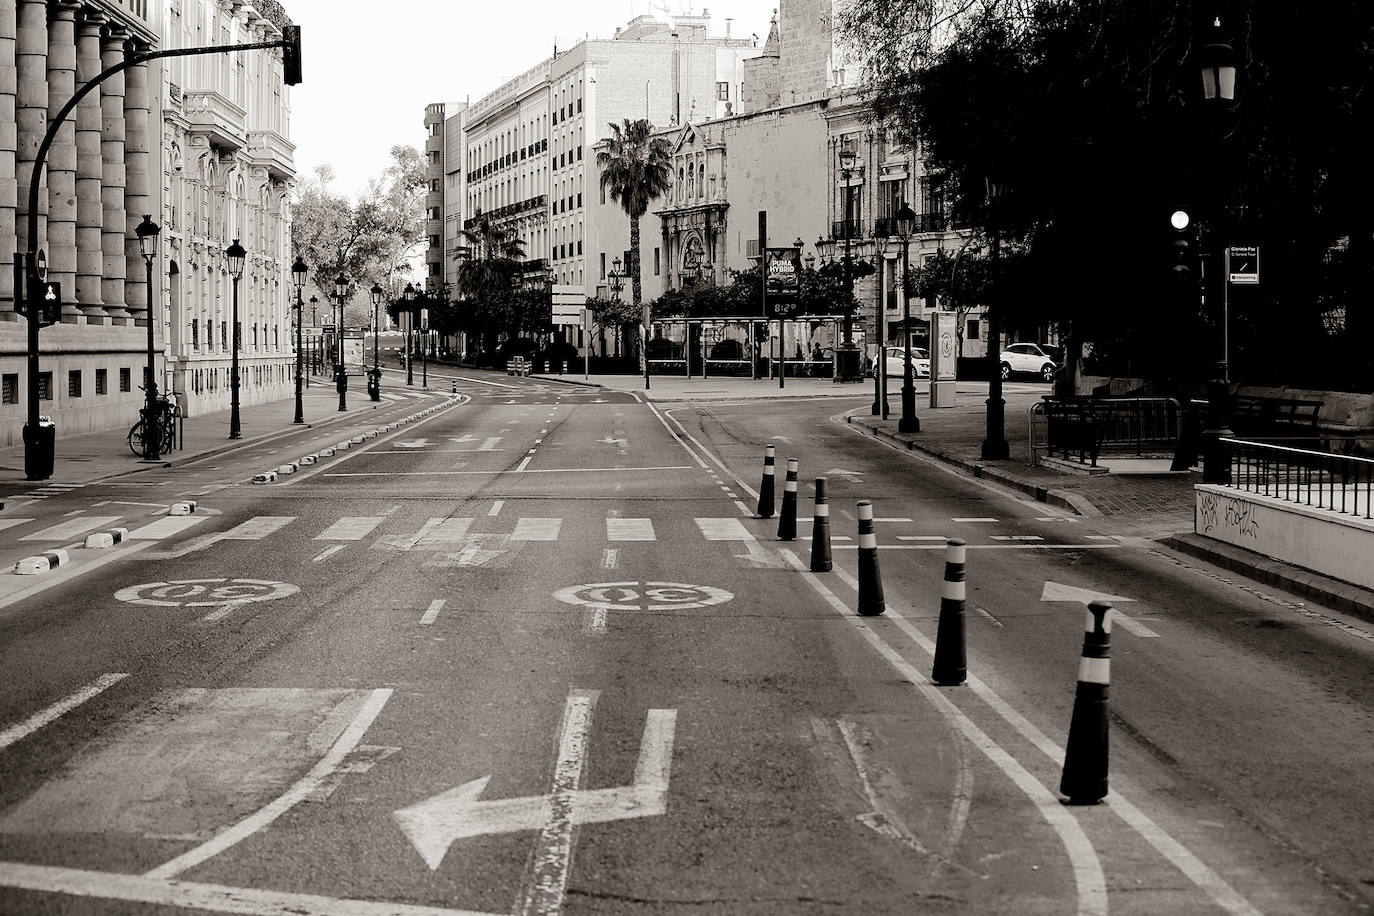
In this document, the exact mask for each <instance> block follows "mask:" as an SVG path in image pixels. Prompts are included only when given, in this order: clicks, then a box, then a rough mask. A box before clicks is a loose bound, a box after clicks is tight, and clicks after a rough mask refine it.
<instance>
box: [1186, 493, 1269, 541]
mask: <svg viewBox="0 0 1374 916" xmlns="http://www.w3.org/2000/svg"><path fill="white" fill-rule="evenodd" d="M1255 509H1256V506H1255V505H1254V503H1250V502H1246V501H1245V500H1242V499H1236V498H1235V497H1232V496H1222V495H1220V494H1218V493H1199V494H1198V507H1197V511H1198V523H1199V526H1198V527H1199V529H1200V533H1201V534H1210V533H1212V532H1213V531H1217V532H1218V534H1220V530H1221V529H1224V530H1226V531H1230V532H1234V533H1235V534H1237V535H1239V536H1240V537H1243V538H1253V539H1258V538H1259V530H1260V525H1259V519H1257V518H1256V517H1255Z"/></svg>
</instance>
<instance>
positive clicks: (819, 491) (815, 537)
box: [811, 477, 835, 572]
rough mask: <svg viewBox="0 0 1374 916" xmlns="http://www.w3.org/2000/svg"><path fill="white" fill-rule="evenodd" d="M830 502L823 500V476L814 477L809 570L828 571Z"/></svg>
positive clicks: (831, 564) (831, 566)
mask: <svg viewBox="0 0 1374 916" xmlns="http://www.w3.org/2000/svg"><path fill="white" fill-rule="evenodd" d="M834 568H835V564H834V563H833V562H832V561H831V559H830V504H829V503H828V502H826V500H825V478H824V477H817V478H816V507H815V510H814V511H813V513H812V516H811V571H812V572H830V570H832V569H834Z"/></svg>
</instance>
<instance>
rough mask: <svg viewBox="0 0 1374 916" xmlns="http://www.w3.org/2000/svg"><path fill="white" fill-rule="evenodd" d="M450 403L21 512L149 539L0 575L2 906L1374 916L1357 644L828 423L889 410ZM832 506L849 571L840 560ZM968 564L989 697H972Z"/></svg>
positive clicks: (593, 392)
mask: <svg viewBox="0 0 1374 916" xmlns="http://www.w3.org/2000/svg"><path fill="white" fill-rule="evenodd" d="M459 393H460V395H459V397H457V398H455V399H454V403H453V404H452V406H449V407H447V408H446V409H443V410H439V411H436V412H433V413H430V414H427V415H425V416H423V417H415V418H412V422H408V423H406V424H405V425H403V426H400V427H399V428H396V429H390V430H387V429H385V426H386V425H388V424H389V423H390V422H391V421H392V420H394V419H396V418H398V417H394V416H392V415H391V414H387V413H385V412H383V413H380V414H375V415H370V416H363V415H360V417H359V419H358V421H357V426H356V428H349V429H347V430H340V429H337V428H336V429H334V430H332V431H331V432H330V433H329V434H328V435H327V436H326V435H324V434H321V433H319V432H317V431H310V430H302V431H299V432H296V433H293V434H290V435H288V436H286V437H283V438H282V439H281V440H278V441H274V442H272V443H268V444H265V445H263V444H258V445H253V446H252V447H247V448H244V449H242V450H239V451H237V452H235V453H230V454H226V455H221V456H217V457H216V458H214V459H209V460H207V461H205V462H201V463H199V464H196V465H190V466H185V467H179V468H173V469H167V470H159V471H153V472H147V473H145V474H140V475H138V476H137V478H134V479H126V480H122V481H111V482H108V483H104V484H97V485H91V486H89V487H86V488H82V489H81V490H78V491H73V492H71V493H68V494H65V495H61V496H54V497H50V498H48V499H46V500H42V501H37V502H32V503H30V504H28V505H18V506H10V507H7V509H6V512H5V514H4V515H3V516H0V525H4V528H3V530H0V562H5V563H6V564H8V565H10V566H12V565H13V563H14V561H15V560H16V559H17V558H20V557H23V556H25V555H27V554H30V553H33V552H35V551H36V550H46V549H51V548H53V547H57V546H62V545H63V544H77V543H80V539H81V537H83V536H84V534H85V533H86V532H87V531H91V530H106V529H109V528H112V527H126V528H127V529H128V530H129V538H128V539H127V540H126V541H125V542H124V543H122V544H120V545H118V546H115V547H113V548H106V549H86V548H83V547H74V548H73V549H71V550H70V555H71V562H70V563H68V564H65V565H63V566H60V567H59V568H58V569H55V570H53V571H51V572H49V573H46V574H43V575H41V576H34V577H23V576H16V575H13V574H3V575H0V665H3V668H4V671H5V672H6V677H5V678H4V681H3V685H2V686H0V774H2V775H3V780H0V911H2V912H7V913H8V912H15V913H102V914H103V913H147V912H159V913H160V912H167V913H172V912H195V911H206V910H209V911H223V912H246V913H274V914H275V913H287V912H290V913H321V914H323V913H358V914H363V913H368V914H371V913H412V912H413V913H419V912H432V911H435V910H437V911H442V912H474V913H510V912H515V913H542V914H553V913H702V912H720V913H778V914H792V913H821V912H843V913H858V912H866V913H869V912H871V913H913V912H916V913H967V912H986V913H993V912H1007V913H1012V912H1014V913H1031V914H1038V913H1046V914H1048V913H1082V914H1097V913H1102V914H1105V913H1108V912H1110V913H1119V914H1147V913H1148V914H1192V913H1207V912H1229V913H1272V914H1279V913H1292V914H1299V913H1302V914H1306V913H1346V912H1350V913H1356V912H1363V911H1366V910H1367V908H1368V906H1369V904H1370V903H1371V901H1374V866H1371V864H1370V861H1371V857H1370V855H1369V850H1370V849H1371V842H1370V837H1371V833H1374V828H1371V827H1370V826H1369V825H1370V823H1371V822H1374V818H1372V817H1371V815H1374V800H1371V799H1374V794H1372V793H1371V792H1370V789H1371V788H1372V787H1374V786H1372V785H1371V783H1374V779H1372V778H1371V776H1370V774H1371V773H1374V743H1372V742H1371V741H1370V740H1369V738H1370V733H1371V716H1370V711H1371V708H1374V687H1371V682H1370V678H1369V676H1368V675H1369V671H1370V667H1371V661H1374V633H1371V632H1370V628H1369V627H1368V626H1367V625H1363V624H1360V623H1358V622H1357V621H1353V620H1350V619H1348V618H1344V617H1341V616H1340V615H1338V614H1333V613H1331V612H1329V611H1325V610H1323V609H1320V608H1312V607H1309V606H1300V605H1298V603H1297V602H1295V601H1293V600H1292V599H1291V598H1289V597H1287V596H1284V595H1282V594H1281V593H1276V592H1271V591H1268V590H1266V589H1263V588H1258V587H1256V586H1254V585H1251V584H1245V585H1241V584H1239V583H1237V582H1234V581H1232V580H1230V579H1228V578H1226V577H1224V576H1221V575H1218V574H1217V573H1216V572H1214V571H1211V570H1209V569H1207V568H1204V567H1202V566H1200V565H1198V564H1197V563H1196V562H1195V561H1189V560H1185V559H1184V558H1182V557H1180V556H1178V555H1175V554H1172V553H1170V552H1168V551H1166V550H1163V549H1161V548H1159V547H1158V546H1157V545H1156V544H1154V543H1153V542H1151V541H1146V540H1142V539H1137V538H1132V537H1129V536H1126V535H1122V534H1120V533H1119V532H1117V531H1114V530H1112V529H1111V528H1110V527H1108V523H1106V522H1104V521H1095V522H1092V523H1088V522H1085V521H1082V520H1079V519H1077V518H1075V517H1073V516H1071V515H1068V514H1065V513H1060V512H1057V511H1055V510H1053V509H1049V508H1047V507H1046V506H1044V505H1042V504H1038V503H1033V502H1028V501H1025V500H1023V499H1020V498H1017V497H1015V496H1012V495H1009V494H1006V493H1002V492H999V491H997V490H995V489H992V488H990V487H989V486H987V485H985V484H984V483H982V482H979V481H974V480H969V479H966V478H962V477H959V476H956V475H954V474H953V473H951V472H949V471H948V470H947V469H944V468H941V467H937V466H936V465H934V464H931V463H928V462H925V461H922V460H921V459H920V458H918V457H916V456H914V455H912V454H910V453H899V452H897V451H894V450H892V449H889V448H887V447H886V446H884V445H882V444H881V443H878V442H876V441H874V440H872V439H868V438H866V437H863V436H859V435H856V434H854V433H852V432H851V431H849V430H847V429H846V428H845V425H844V424H843V423H842V422H834V420H833V419H832V418H833V417H834V416H835V415H838V414H842V413H843V412H844V411H845V410H848V409H852V408H856V409H861V410H866V409H867V401H866V400H865V398H864V397H863V395H862V394H861V395H860V396H857V397H855V398H854V399H853V401H852V403H851V402H850V401H849V400H848V399H834V400H829V399H828V400H817V399H811V400H805V399H799V400H790V401H789V400H779V401H769V402H766V403H762V402H750V403H743V402H742V403H726V402H721V403H713V404H711V405H709V406H706V405H680V406H671V405H670V406H664V405H651V404H645V403H641V402H640V401H639V400H638V399H637V398H636V397H634V396H633V395H631V394H623V393H608V392H605V391H600V390H597V389H581V388H572V387H567V386H561V385H557V384H551V383H541V382H539V381H537V380H529V379H512V378H508V377H503V376H495V377H492V378H488V379H487V380H485V381H468V380H463V381H460V382H459ZM378 428H381V429H382V430H383V431H382V432H381V433H380V434H378V435H371V433H372V432H374V431H375V430H377V429H378ZM341 439H348V440H350V445H351V447H350V448H349V449H348V450H346V451H341V452H339V453H337V454H335V455H333V456H330V457H327V458H324V459H322V460H320V461H319V462H318V463H316V464H314V465H311V466H308V467H303V468H301V469H300V470H299V471H297V472H296V473H293V474H290V475H284V476H282V477H280V478H278V479H277V480H275V481H272V482H268V483H252V482H251V479H252V477H253V476H254V475H255V474H257V473H258V472H260V471H262V470H264V469H265V468H267V467H272V466H276V465H277V464H279V463H281V462H283V461H287V460H290V458H291V457H292V456H295V455H301V454H305V453H313V452H318V451H319V450H320V449H322V448H325V447H327V446H328V445H329V444H330V443H332V442H338V441H339V440H341ZM355 439H359V440H360V441H356V442H352V441H351V440H355ZM769 443H772V444H774V445H775V446H776V449H777V456H778V476H777V484H778V489H779V491H781V489H782V485H783V472H784V470H785V466H786V459H787V458H789V457H793V458H796V459H798V461H799V464H800V467H801V475H800V476H801V485H800V487H799V490H800V499H799V506H800V511H799V515H800V516H801V517H800V518H799V519H798V525H797V527H798V532H799V534H800V535H801V537H799V538H798V539H797V540H794V541H779V540H778V539H777V532H778V520H777V519H776V518H774V519H759V518H755V517H754V515H755V511H756V508H757V490H758V486H759V482H760V479H761V471H762V456H763V450H764V446H765V445H766V444H769ZM816 476H825V477H826V478H827V481H828V484H829V496H830V505H831V508H832V515H831V523H832V527H831V533H832V548H833V554H834V562H835V567H836V568H835V570H834V571H833V572H827V573H817V574H813V573H810V572H809V571H807V565H808V560H809V554H810V550H811V547H812V544H811V541H810V540H809V534H810V532H811V507H812V501H811V494H812V486H811V482H812V480H813V479H814V478H815V477H816ZM779 496H780V494H779ZM861 499H868V500H871V501H872V502H873V505H874V508H875V513H876V515H877V517H878V521H877V524H876V527H877V529H878V540H879V544H880V550H879V557H880V565H881V574H882V581H883V585H884V591H885V594H886V599H887V605H888V610H887V612H886V613H885V614H884V615H882V616H881V617H877V618H874V617H862V618H861V617H859V616H857V615H856V614H855V613H854V609H855V606H856V587H857V584H856V576H857V574H858V552H857V546H856V540H857V539H856V528H857V526H856V521H855V507H856V503H857V501H858V500H861ZM183 500H195V501H196V503H197V505H196V508H195V511H194V512H192V513H191V514H190V515H187V516H174V515H170V514H169V512H168V509H169V507H170V506H171V505H173V504H174V503H176V502H178V501H183ZM780 502H781V499H780V498H779V503H780ZM16 519H20V520H21V521H16ZM951 537H957V538H962V539H964V540H966V541H967V543H968V602H967V612H966V634H967V643H968V660H969V672H970V680H969V682H968V683H967V684H965V685H964V686H960V687H941V688H937V687H934V686H932V685H931V684H930V683H929V674H930V668H931V654H930V653H931V649H932V645H933V640H934V637H935V632H936V619H937V616H938V611H939V600H940V594H941V588H942V579H943V570H944V552H945V549H946V547H945V541H946V539H947V538H951ZM1090 595H1099V596H1102V595H1106V596H1111V598H1110V600H1111V601H1112V603H1113V604H1114V606H1115V608H1116V612H1117V613H1118V615H1119V616H1118V618H1117V623H1116V625H1115V627H1114V628H1113V631H1112V660H1111V675H1112V687H1111V695H1110V704H1111V706H1110V709H1111V741H1112V746H1111V792H1110V794H1109V795H1108V796H1107V799H1106V800H1105V801H1104V802H1103V803H1102V804H1100V805H1096V806H1068V805H1065V804H1063V803H1062V801H1061V800H1060V799H1059V797H1058V796H1057V788H1058V785H1059V777H1060V771H1061V767H1062V761H1063V746H1064V741H1065V735H1066V733H1067V730H1068V724H1069V720H1070V714H1071V710H1072V705H1073V699H1074V683H1075V680H1076V675H1077V671H1078V663H1079V655H1080V649H1081V645H1082V640H1083V631H1084V615H1085V612H1084V603H1083V602H1084V600H1086V599H1087V598H1088V597H1089V596H1090ZM426 908H430V909H426Z"/></svg>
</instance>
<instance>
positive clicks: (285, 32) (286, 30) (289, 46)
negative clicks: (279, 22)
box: [281, 25, 301, 86]
mask: <svg viewBox="0 0 1374 916" xmlns="http://www.w3.org/2000/svg"><path fill="white" fill-rule="evenodd" d="M281 37H282V39H283V40H284V41H285V42H286V44H284V45H282V49H281V74H282V82H283V83H285V84H286V85H288V86H295V85H296V84H298V83H299V82H300V81H301V27H300V26H298V25H285V26H282V30H281Z"/></svg>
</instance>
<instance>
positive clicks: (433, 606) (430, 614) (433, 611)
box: [420, 598, 444, 627]
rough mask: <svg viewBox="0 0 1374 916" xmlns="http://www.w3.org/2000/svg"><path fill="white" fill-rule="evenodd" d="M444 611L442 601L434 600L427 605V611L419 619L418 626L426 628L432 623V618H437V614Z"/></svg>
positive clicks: (440, 599) (441, 599)
mask: <svg viewBox="0 0 1374 916" xmlns="http://www.w3.org/2000/svg"><path fill="white" fill-rule="evenodd" d="M443 609H444V599H443V598H436V599H434V600H433V601H431V602H430V603H429V609H428V610H426V611H425V615H424V616H423V617H421V618H420V626H422V627H427V626H429V625H430V624H432V623H433V622H434V618H436V617H438V616H439V612H440V611H442V610H443Z"/></svg>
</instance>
